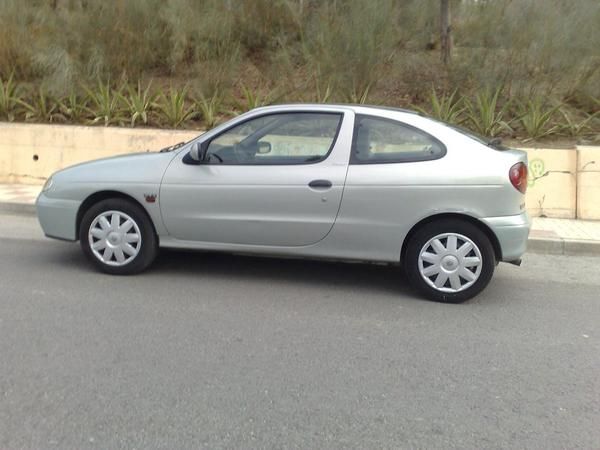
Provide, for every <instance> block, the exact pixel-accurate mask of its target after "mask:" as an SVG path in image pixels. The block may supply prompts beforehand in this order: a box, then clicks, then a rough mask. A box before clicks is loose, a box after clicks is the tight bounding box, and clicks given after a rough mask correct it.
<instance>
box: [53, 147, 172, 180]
mask: <svg viewBox="0 0 600 450" xmlns="http://www.w3.org/2000/svg"><path fill="white" fill-rule="evenodd" d="M175 155H176V152H162V153H160V152H156V153H155V152H143V153H129V154H125V155H117V156H111V157H109V158H102V159H97V160H94V161H89V162H84V163H80V164H76V165H74V166H70V167H67V168H66V169H62V170H60V171H58V172H56V173H55V174H54V175H53V178H54V180H55V181H58V182H72V183H87V182H95V183H111V182H118V183H158V182H160V180H161V178H162V176H163V174H164V172H165V170H166V169H167V166H168V165H169V163H170V162H171V160H172V159H173V158H174V157H175Z"/></svg>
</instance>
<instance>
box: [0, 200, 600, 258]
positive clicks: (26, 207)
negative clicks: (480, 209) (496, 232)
mask: <svg viewBox="0 0 600 450" xmlns="http://www.w3.org/2000/svg"><path fill="white" fill-rule="evenodd" d="M0 214H17V215H23V216H35V215H36V209H35V205H34V204H29V203H8V202H0ZM527 252H528V253H536V254H542V255H566V256H600V241H590V240H583V239H563V238H536V237H529V239H528V240H527Z"/></svg>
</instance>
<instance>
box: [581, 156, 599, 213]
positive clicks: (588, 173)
mask: <svg viewBox="0 0 600 450" xmlns="http://www.w3.org/2000/svg"><path fill="white" fill-rule="evenodd" d="M577 150H578V152H577V155H578V158H577V160H578V161H577V217H579V218H582V219H590V220H600V147H588V146H579V147H577Z"/></svg>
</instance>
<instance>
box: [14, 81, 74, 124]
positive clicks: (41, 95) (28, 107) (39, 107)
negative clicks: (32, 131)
mask: <svg viewBox="0 0 600 450" xmlns="http://www.w3.org/2000/svg"><path fill="white" fill-rule="evenodd" d="M20 103H21V104H22V105H23V107H24V109H25V120H28V121H33V122H57V121H58V122H66V120H67V118H66V117H65V116H64V115H63V114H62V113H61V112H60V104H59V101H58V100H57V99H56V98H55V97H54V96H52V95H50V94H49V93H48V92H47V91H46V90H45V89H44V88H43V87H42V86H40V87H39V88H38V91H37V92H36V93H35V94H34V95H33V96H32V98H31V99H30V101H26V100H21V101H20Z"/></svg>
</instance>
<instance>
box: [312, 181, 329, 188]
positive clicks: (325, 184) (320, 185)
mask: <svg viewBox="0 0 600 450" xmlns="http://www.w3.org/2000/svg"><path fill="white" fill-rule="evenodd" d="M308 186H309V187H311V188H313V189H329V188H330V187H331V186H332V184H331V181H329V180H312V181H311V182H310V183H308Z"/></svg>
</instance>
